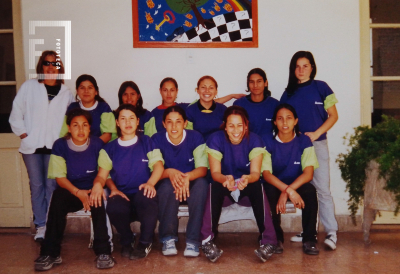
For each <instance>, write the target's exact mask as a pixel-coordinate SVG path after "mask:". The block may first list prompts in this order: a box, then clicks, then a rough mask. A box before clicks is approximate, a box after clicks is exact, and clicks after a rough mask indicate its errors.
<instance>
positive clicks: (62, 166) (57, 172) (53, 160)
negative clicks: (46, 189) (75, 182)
mask: <svg viewBox="0 0 400 274" xmlns="http://www.w3.org/2000/svg"><path fill="white" fill-rule="evenodd" d="M47 178H49V179H55V178H67V163H66V162H65V159H64V158H63V157H61V156H57V155H54V154H51V156H50V161H49V171H48V173H47Z"/></svg>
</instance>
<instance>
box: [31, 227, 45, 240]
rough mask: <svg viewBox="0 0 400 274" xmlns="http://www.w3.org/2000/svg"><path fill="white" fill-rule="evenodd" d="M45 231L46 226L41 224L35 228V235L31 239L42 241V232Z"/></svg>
mask: <svg viewBox="0 0 400 274" xmlns="http://www.w3.org/2000/svg"><path fill="white" fill-rule="evenodd" d="M45 232H46V227H45V226H41V227H38V228H37V229H36V235H35V237H33V239H34V240H35V241H36V242H41V241H43V239H44V233H45Z"/></svg>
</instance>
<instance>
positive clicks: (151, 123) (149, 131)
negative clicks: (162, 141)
mask: <svg viewBox="0 0 400 274" xmlns="http://www.w3.org/2000/svg"><path fill="white" fill-rule="evenodd" d="M155 133H157V128H156V119H155V118H154V117H151V118H150V120H148V121H147V122H146V123H145V124H144V134H145V135H147V136H149V137H151V136H153V134H155Z"/></svg>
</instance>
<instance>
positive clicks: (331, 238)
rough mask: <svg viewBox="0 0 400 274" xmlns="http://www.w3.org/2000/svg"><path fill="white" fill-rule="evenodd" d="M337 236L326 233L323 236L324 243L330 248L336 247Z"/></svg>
mask: <svg viewBox="0 0 400 274" xmlns="http://www.w3.org/2000/svg"><path fill="white" fill-rule="evenodd" d="M336 242H337V236H336V234H328V235H327V236H326V238H325V241H324V244H325V245H326V246H327V247H329V248H330V249H332V250H335V249H336Z"/></svg>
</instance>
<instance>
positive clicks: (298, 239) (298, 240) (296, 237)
mask: <svg viewBox="0 0 400 274" xmlns="http://www.w3.org/2000/svg"><path fill="white" fill-rule="evenodd" d="M290 241H291V242H295V243H301V242H303V232H301V233H299V234H297V235H294V236H293V237H291V238H290Z"/></svg>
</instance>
